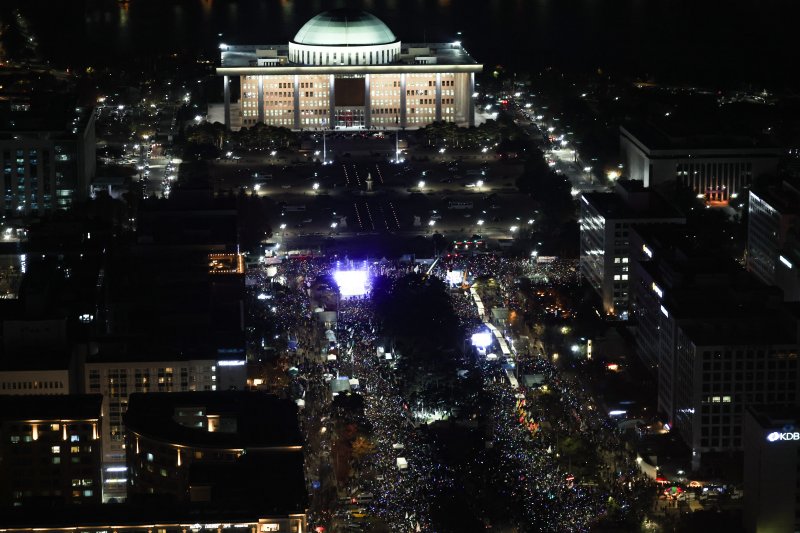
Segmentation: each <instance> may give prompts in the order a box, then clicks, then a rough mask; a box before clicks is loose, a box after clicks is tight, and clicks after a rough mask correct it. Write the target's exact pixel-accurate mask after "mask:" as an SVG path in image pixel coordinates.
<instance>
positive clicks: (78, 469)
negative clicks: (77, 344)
mask: <svg viewBox="0 0 800 533" xmlns="http://www.w3.org/2000/svg"><path fill="white" fill-rule="evenodd" d="M101 402H102V398H101V397H100V396H99V395H68V396H61V395H58V396H57V395H52V396H50V395H42V396H26V397H25V399H24V400H23V401H21V400H20V399H19V398H16V397H14V396H1V397H0V457H2V459H3V468H2V469H0V505H4V506H14V507H18V506H23V507H24V506H28V505H31V506H33V507H34V508H36V509H39V508H40V507H41V504H42V503H44V502H47V503H48V504H50V503H52V504H66V503H69V504H91V503H99V502H100V497H101V485H100V457H101V452H102V450H101V434H100V428H99V426H100V421H101V413H100V409H101Z"/></svg>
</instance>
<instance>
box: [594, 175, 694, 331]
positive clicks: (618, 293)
mask: <svg viewBox="0 0 800 533" xmlns="http://www.w3.org/2000/svg"><path fill="white" fill-rule="evenodd" d="M580 208H581V217H580V230H581V242H580V246H581V251H580V253H581V255H580V268H581V275H582V276H583V277H584V278H585V279H586V280H587V281H588V282H589V284H590V285H591V286H592V288H594V290H595V291H597V293H598V294H599V295H600V297H601V298H602V301H603V310H604V311H605V313H606V314H607V315H614V316H617V317H618V318H620V319H623V320H626V319H627V318H628V312H629V310H628V300H629V281H630V261H631V259H630V256H631V251H630V228H631V226H632V225H633V224H648V223H650V224H652V223H659V222H665V223H678V224H682V223H684V222H685V219H684V218H683V216H681V214H680V213H678V212H677V211H675V210H674V209H673V208H671V207H670V206H669V204H668V203H667V202H666V200H664V198H663V197H661V196H660V195H659V194H657V193H655V192H652V191H648V190H644V189H643V187H642V185H641V183H640V182H636V181H626V180H622V181H619V182H617V185H616V190H615V192H612V193H586V194H583V195H582V196H581V202H580Z"/></svg>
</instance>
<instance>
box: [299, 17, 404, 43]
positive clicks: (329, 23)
mask: <svg viewBox="0 0 800 533" xmlns="http://www.w3.org/2000/svg"><path fill="white" fill-rule="evenodd" d="M395 41H397V37H395V36H394V33H392V30H390V29H389V28H388V27H387V26H386V24H384V23H383V22H382V21H381V20H380V19H379V18H378V17H376V16H375V15H371V14H369V13H367V12H366V11H359V10H357V9H333V10H331V11H325V12H324V13H320V14H319V15H317V16H315V17H314V18H312V19H311V20H309V21H308V22H306V23H305V24H304V25H303V27H302V28H300V31H298V32H297V35H295V36H294V42H296V43H299V44H308V45H314V46H363V45H371V44H388V43H393V42H395Z"/></svg>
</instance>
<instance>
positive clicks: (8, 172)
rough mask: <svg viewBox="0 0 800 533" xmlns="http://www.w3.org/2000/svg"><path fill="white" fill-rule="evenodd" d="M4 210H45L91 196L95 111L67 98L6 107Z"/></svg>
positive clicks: (1, 118) (0, 203)
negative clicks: (79, 105) (75, 104)
mask: <svg viewBox="0 0 800 533" xmlns="http://www.w3.org/2000/svg"><path fill="white" fill-rule="evenodd" d="M0 124H1V125H0V172H2V180H3V181H2V187H3V190H2V194H0V213H2V214H4V215H6V216H15V215H30V214H39V215H41V214H43V213H46V212H48V211H54V210H63V209H69V208H70V207H72V205H73V204H74V203H75V202H81V201H84V200H86V199H87V198H88V197H89V187H90V184H91V181H92V179H94V176H95V171H96V168H97V163H96V154H95V141H96V139H95V114H94V109H93V108H80V107H74V105H69V104H68V103H65V102H62V101H61V99H59V100H58V101H57V102H51V103H50V104H48V105H32V106H30V108H25V110H22V111H4V112H0Z"/></svg>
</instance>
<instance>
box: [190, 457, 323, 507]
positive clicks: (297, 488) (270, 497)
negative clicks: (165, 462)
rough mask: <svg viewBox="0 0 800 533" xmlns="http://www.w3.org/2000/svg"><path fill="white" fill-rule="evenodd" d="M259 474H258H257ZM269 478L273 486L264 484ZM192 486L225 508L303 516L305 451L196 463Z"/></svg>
mask: <svg viewBox="0 0 800 533" xmlns="http://www.w3.org/2000/svg"><path fill="white" fill-rule="evenodd" d="M254 473H257V475H254ZM264 476H269V479H270V480H272V482H271V483H264ZM189 487H190V490H191V489H192V488H199V487H208V488H209V489H210V493H207V496H206V497H207V498H208V501H210V502H212V503H213V504H214V505H219V506H224V507H225V508H236V507H241V506H242V504H245V505H248V504H249V505H251V506H252V507H253V508H257V509H259V510H260V511H261V512H263V513H268V514H273V515H281V514H290V513H302V512H303V511H304V510H305V508H306V505H307V502H308V490H307V488H306V483H305V470H304V461H303V452H302V451H299V450H298V451H296V452H290V453H275V452H264V453H248V454H245V455H243V456H241V457H240V458H239V459H237V460H236V461H235V462H234V463H224V464H223V463H206V462H194V463H192V465H191V467H190V470H189Z"/></svg>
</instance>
